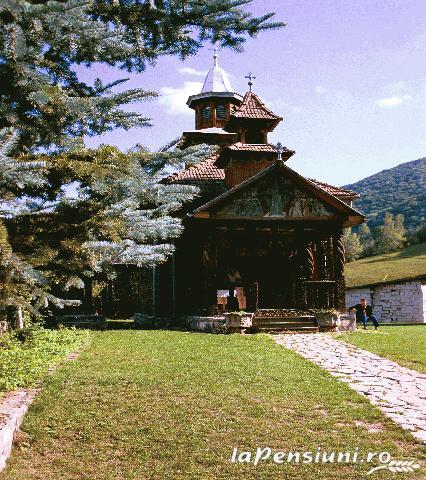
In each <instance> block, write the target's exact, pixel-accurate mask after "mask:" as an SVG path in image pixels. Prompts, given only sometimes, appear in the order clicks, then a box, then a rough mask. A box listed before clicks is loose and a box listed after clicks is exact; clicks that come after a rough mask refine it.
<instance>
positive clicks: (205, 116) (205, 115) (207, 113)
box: [202, 107, 212, 120]
mask: <svg viewBox="0 0 426 480" xmlns="http://www.w3.org/2000/svg"><path fill="white" fill-rule="evenodd" d="M211 116H212V109H211V107H204V108H203V112H202V117H203V120H210V118H211Z"/></svg>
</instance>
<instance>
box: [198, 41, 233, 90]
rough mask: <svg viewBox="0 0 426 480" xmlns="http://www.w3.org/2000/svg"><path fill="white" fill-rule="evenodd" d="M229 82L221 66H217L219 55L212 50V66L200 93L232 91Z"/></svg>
mask: <svg viewBox="0 0 426 480" xmlns="http://www.w3.org/2000/svg"><path fill="white" fill-rule="evenodd" d="M233 91H234V90H233V88H232V85H231V82H230V81H229V78H228V75H227V74H226V72H225V70H223V68H220V67H219V55H218V53H217V49H215V50H214V55H213V67H212V68H211V69H210V70H209V71H208V73H207V76H206V79H205V80H204V85H203V88H202V89H201V93H210V92H233Z"/></svg>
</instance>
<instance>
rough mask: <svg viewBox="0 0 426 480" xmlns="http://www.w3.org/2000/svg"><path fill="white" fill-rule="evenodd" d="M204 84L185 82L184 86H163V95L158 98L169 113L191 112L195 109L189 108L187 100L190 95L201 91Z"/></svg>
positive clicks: (161, 91)
mask: <svg viewBox="0 0 426 480" xmlns="http://www.w3.org/2000/svg"><path fill="white" fill-rule="evenodd" d="M202 87H203V84H202V83H201V82H184V84H183V85H182V87H178V88H175V87H162V88H161V89H160V93H161V97H160V99H159V100H158V103H160V105H164V107H165V108H166V110H167V113H170V114H171V115H181V114H189V115H193V111H192V110H191V109H190V108H188V106H187V105H186V101H187V100H188V97H189V96H190V95H195V94H197V93H200V92H201V89H202Z"/></svg>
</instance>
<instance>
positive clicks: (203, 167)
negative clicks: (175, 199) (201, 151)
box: [164, 155, 225, 184]
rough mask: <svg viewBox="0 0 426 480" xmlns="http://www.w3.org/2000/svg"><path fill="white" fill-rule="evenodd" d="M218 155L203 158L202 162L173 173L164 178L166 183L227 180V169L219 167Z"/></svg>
mask: <svg viewBox="0 0 426 480" xmlns="http://www.w3.org/2000/svg"><path fill="white" fill-rule="evenodd" d="M217 157H218V155H212V156H211V157H209V158H207V159H206V160H203V161H202V162H199V163H197V164H196V165H192V166H190V167H188V168H185V170H181V171H180V172H176V173H173V174H172V175H170V176H169V177H167V178H165V179H164V182H165V183H191V184H192V183H194V184H199V183H213V182H217V181H224V180H225V171H224V170H223V169H222V168H217V167H216V166H215V164H214V163H215V162H216V160H217Z"/></svg>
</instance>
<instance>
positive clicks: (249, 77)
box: [244, 72, 256, 92]
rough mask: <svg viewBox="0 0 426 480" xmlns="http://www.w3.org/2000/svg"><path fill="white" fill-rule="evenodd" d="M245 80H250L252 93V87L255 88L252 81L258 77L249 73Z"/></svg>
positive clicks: (249, 84)
mask: <svg viewBox="0 0 426 480" xmlns="http://www.w3.org/2000/svg"><path fill="white" fill-rule="evenodd" d="M244 78H248V86H249V88H250V92H251V87H252V86H253V82H252V80H254V79H255V78H256V77H255V76H254V75H253V74H252V73H251V72H249V73H248V75H246V76H245V77H244Z"/></svg>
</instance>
